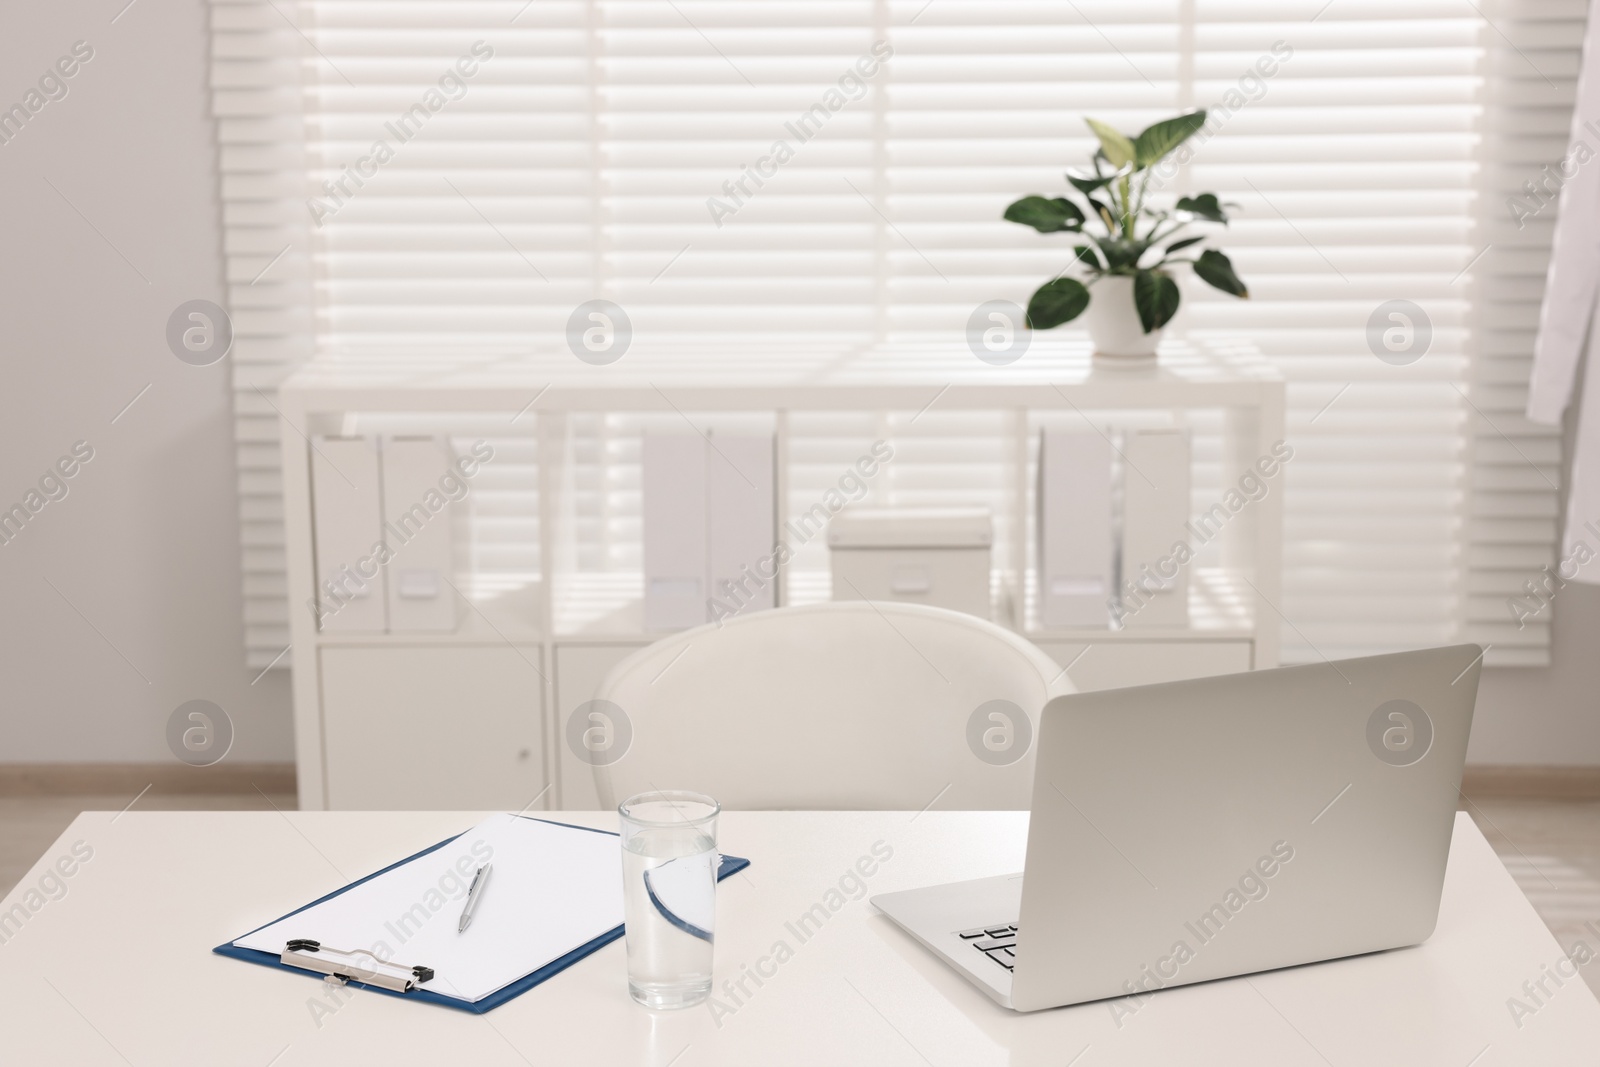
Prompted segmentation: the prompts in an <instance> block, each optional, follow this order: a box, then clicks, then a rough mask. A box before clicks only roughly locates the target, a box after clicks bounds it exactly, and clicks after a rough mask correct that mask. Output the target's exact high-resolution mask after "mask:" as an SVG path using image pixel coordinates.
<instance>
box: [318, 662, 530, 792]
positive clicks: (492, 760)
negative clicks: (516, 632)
mask: <svg viewBox="0 0 1600 1067" xmlns="http://www.w3.org/2000/svg"><path fill="white" fill-rule="evenodd" d="M524 657H526V658H524ZM539 659H540V654H539V649H538V648H537V647H533V648H520V649H518V648H511V647H500V648H483V647H475V646H470V645H468V646H462V645H456V646H449V647H435V648H427V647H410V648H360V647H357V648H324V649H323V650H322V736H323V746H324V749H323V751H324V762H325V766H326V773H327V782H328V794H327V795H328V807H329V808H332V809H361V808H379V809H480V808H503V809H506V810H508V811H517V810H519V809H521V808H522V807H524V806H525V805H526V804H527V803H528V802H529V801H530V800H532V799H533V798H534V797H535V796H537V795H538V793H539V791H540V790H541V789H543V788H544V786H545V771H544V743H543V738H544V731H543V728H542V707H541V705H542V701H541V696H540V694H541V692H542V687H543V684H544V683H543V682H542V681H541V680H540V678H539V675H538V673H536V672H535V670H534V667H535V666H538V667H539V669H540V670H545V669H546V668H545V667H544V666H543V665H542V664H540V662H539ZM538 806H539V807H543V803H541V804H540V805H538Z"/></svg>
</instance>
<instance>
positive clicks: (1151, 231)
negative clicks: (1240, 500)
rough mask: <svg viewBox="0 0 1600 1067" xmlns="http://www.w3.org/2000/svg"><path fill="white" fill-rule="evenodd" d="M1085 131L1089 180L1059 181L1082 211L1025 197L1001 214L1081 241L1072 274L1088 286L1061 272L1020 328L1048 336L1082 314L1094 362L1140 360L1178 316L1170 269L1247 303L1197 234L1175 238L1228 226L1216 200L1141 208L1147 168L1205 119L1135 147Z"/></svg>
mask: <svg viewBox="0 0 1600 1067" xmlns="http://www.w3.org/2000/svg"><path fill="white" fill-rule="evenodd" d="M1085 121H1086V122H1087V123H1088V124H1089V129H1091V130H1093V131H1094V135H1095V136H1096V137H1097V138H1098V139H1099V141H1100V148H1099V150H1098V151H1096V152H1095V154H1094V157H1093V160H1092V163H1093V166H1094V173H1093V174H1081V173H1077V172H1074V171H1068V172H1067V182H1068V183H1069V184H1070V185H1071V186H1072V188H1073V189H1074V190H1075V191H1076V192H1077V195H1078V199H1079V200H1081V201H1082V204H1081V205H1080V204H1079V202H1078V200H1073V199H1069V198H1067V197H1064V196H1058V197H1054V198H1047V197H1043V196H1025V197H1023V198H1022V199H1021V200H1018V201H1017V202H1016V203H1014V204H1012V205H1011V206H1010V207H1008V208H1006V213H1005V217H1006V219H1007V220H1008V221H1011V222H1019V223H1021V224H1023V225H1024V226H1032V227H1033V228H1034V229H1036V230H1038V231H1039V232H1040V233H1069V234H1073V235H1074V236H1077V237H1079V238H1081V241H1080V243H1079V244H1077V245H1075V246H1074V247H1073V252H1074V254H1075V255H1076V257H1077V258H1076V260H1075V261H1074V263H1073V264H1070V265H1075V266H1076V267H1077V268H1078V270H1079V272H1081V273H1082V274H1083V275H1085V276H1086V277H1087V283H1086V282H1085V281H1081V280H1079V279H1078V278H1074V277H1068V276H1066V274H1065V272H1063V273H1062V274H1061V275H1058V276H1057V277H1055V278H1052V279H1050V280H1049V281H1047V282H1045V283H1044V284H1043V285H1041V286H1039V288H1038V290H1037V291H1036V292H1035V293H1034V294H1033V297H1032V299H1030V300H1029V301H1028V326H1029V327H1030V328H1032V329H1036V330H1048V329H1052V328H1053V327H1056V326H1060V325H1061V324H1062V323H1064V322H1071V321H1072V320H1073V319H1075V318H1077V317H1078V316H1079V315H1081V314H1083V312H1084V311H1085V310H1088V312H1089V335H1090V337H1091V339H1093V341H1094V347H1095V354H1096V355H1097V356H1104V357H1108V358H1123V359H1126V358H1132V359H1146V358H1149V357H1152V356H1154V355H1155V351H1156V343H1157V342H1158V341H1159V340H1160V338H1161V329H1162V327H1164V326H1165V325H1166V324H1167V323H1168V322H1169V321H1171V319H1172V316H1173V315H1175V314H1176V313H1177V311H1178V299H1179V297H1178V283H1177V282H1176V281H1175V280H1174V279H1173V277H1172V270H1171V268H1172V267H1173V266H1175V265H1177V264H1181V263H1187V264H1189V265H1190V266H1192V267H1193V268H1194V272H1195V274H1197V275H1198V276H1199V277H1200V280H1201V281H1204V282H1206V283H1208V284H1210V285H1211V286H1213V287H1215V288H1217V289H1220V290H1222V291H1223V292H1224V293H1228V294H1229V295H1231V296H1238V297H1248V296H1249V295H1250V292H1249V290H1248V289H1246V288H1245V284H1244V282H1242V281H1240V280H1239V276H1238V275H1237V274H1235V273H1234V271H1233V264H1232V263H1230V262H1229V261H1228V257H1227V256H1225V255H1223V254H1222V253H1221V252H1218V251H1217V250H1215V249H1205V250H1201V249H1199V248H1197V247H1196V246H1197V245H1199V244H1200V243H1201V242H1202V241H1204V240H1205V239H1206V237H1205V235H1204V234H1202V235H1200V236H1182V234H1183V231H1184V229H1185V228H1186V227H1188V226H1189V225H1190V224H1191V223H1193V222H1195V221H1205V222H1214V223H1220V224H1222V225H1224V226H1226V225H1227V223H1228V215H1227V212H1226V211H1224V210H1223V205H1222V204H1221V203H1219V202H1218V201H1217V197H1216V194H1215V193H1200V194H1198V195H1196V196H1185V197H1181V198H1180V199H1179V200H1178V201H1177V203H1176V204H1174V205H1173V207H1172V208H1171V209H1170V210H1167V209H1163V208H1158V207H1155V206H1153V205H1151V204H1150V203H1148V202H1146V199H1145V198H1146V194H1147V193H1148V192H1149V186H1150V173H1151V168H1152V167H1154V166H1155V165H1156V164H1157V163H1159V162H1160V161H1161V160H1162V159H1164V158H1166V157H1167V156H1168V155H1170V154H1171V153H1172V152H1173V151H1174V150H1175V149H1176V148H1177V147H1178V146H1179V145H1181V144H1183V142H1184V141H1187V140H1188V139H1189V138H1190V137H1191V136H1193V135H1194V133H1195V131H1197V130H1199V129H1200V127H1202V126H1204V125H1205V121H1206V113H1205V112H1204V111H1193V112H1189V113H1188V114H1184V115H1179V116H1178V117H1176V118H1171V119H1166V120H1164V121H1162V122H1158V123H1156V124H1155V125H1153V126H1150V127H1148V128H1147V129H1145V130H1144V131H1143V132H1141V133H1140V134H1138V136H1135V137H1129V136H1127V135H1126V134H1123V133H1120V132H1119V131H1117V130H1115V129H1112V128H1111V127H1110V126H1108V125H1106V124H1105V123H1103V122H1097V121H1096V120H1094V119H1086V120H1085ZM1099 230H1104V233H1100V232H1098V231H1099ZM1181 251H1191V252H1194V253H1197V254H1196V256H1195V258H1193V259H1189V258H1182V257H1178V256H1176V255H1175V253H1178V252H1181ZM1091 289H1092V290H1093V299H1092V300H1091V294H1090V290H1091Z"/></svg>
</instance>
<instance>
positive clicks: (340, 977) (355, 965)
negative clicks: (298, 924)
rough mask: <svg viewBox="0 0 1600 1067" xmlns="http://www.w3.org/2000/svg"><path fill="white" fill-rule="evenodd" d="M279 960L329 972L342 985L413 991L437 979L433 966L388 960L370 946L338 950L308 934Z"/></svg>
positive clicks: (329, 977)
mask: <svg viewBox="0 0 1600 1067" xmlns="http://www.w3.org/2000/svg"><path fill="white" fill-rule="evenodd" d="M278 959H279V961H280V962H282V963H283V964H284V965H285V966H288V967H298V968H300V969H301V970H306V971H316V972H317V973H318V974H322V975H326V976H327V977H326V978H325V979H324V980H325V981H334V982H337V983H338V984H340V985H343V984H345V983H347V982H360V983H361V984H363V985H370V986H377V987H378V988H379V989H388V990H392V991H394V992H396V993H409V992H411V991H412V990H413V989H415V988H416V987H417V986H418V985H420V984H421V983H423V982H427V981H431V980H432V979H433V968H432V967H406V966H404V965H403V964H398V963H387V962H385V961H384V960H380V959H379V958H378V957H376V956H374V955H373V954H372V953H370V952H368V951H367V950H366V949H355V950H353V951H352V950H346V949H338V948H334V947H332V946H331V945H324V944H322V942H320V941H313V940H311V939H310V938H304V937H302V938H296V939H294V940H293V941H290V942H289V943H288V944H286V945H284V946H283V954H282V955H281V956H279V957H278Z"/></svg>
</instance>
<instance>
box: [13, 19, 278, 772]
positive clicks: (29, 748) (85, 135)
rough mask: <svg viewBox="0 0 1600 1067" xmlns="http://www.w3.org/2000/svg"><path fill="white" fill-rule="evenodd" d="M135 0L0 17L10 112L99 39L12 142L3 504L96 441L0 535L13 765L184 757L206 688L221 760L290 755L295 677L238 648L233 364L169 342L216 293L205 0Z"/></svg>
mask: <svg viewBox="0 0 1600 1067" xmlns="http://www.w3.org/2000/svg"><path fill="white" fill-rule="evenodd" d="M125 2H126V0H95V2H93V3H91V4H53V3H52V4H43V3H30V4H10V5H7V7H6V10H5V13H4V15H3V16H0V23H3V32H0V106H3V107H9V106H10V105H11V104H12V103H14V102H17V101H20V100H21V99H22V98H23V94H24V93H26V92H27V90H28V89H29V87H30V86H31V85H32V84H33V83H34V82H36V81H37V79H38V78H39V76H40V75H42V74H44V73H45V72H46V71H47V70H48V69H49V68H50V66H51V64H53V63H54V61H55V60H56V59H57V57H59V56H62V55H65V54H67V53H69V52H70V51H71V49H72V46H73V43H74V42H75V41H80V40H82V41H87V42H88V44H89V45H90V46H91V47H92V48H93V49H94V57H93V59H91V60H90V61H89V62H87V63H86V64H84V65H83V67H82V69H81V70H79V71H78V73H77V74H76V75H75V76H74V77H72V78H71V79H69V80H68V81H67V83H66V84H67V86H68V94H67V96H66V97H65V98H63V99H60V100H55V101H51V102H49V103H48V104H46V105H45V106H44V107H43V109H42V110H41V111H40V112H39V113H38V114H37V115H35V116H34V117H33V118H32V120H31V121H30V122H29V123H28V124H27V125H26V126H25V127H24V129H23V130H22V132H21V133H20V134H19V135H18V136H16V137H15V138H14V139H13V140H11V141H10V142H9V143H6V144H0V194H3V197H4V200H3V203H4V205H5V208H4V213H3V216H0V308H3V316H0V323H3V326H0V343H3V345H4V349H3V355H0V360H3V364H0V365H3V368H4V370H3V378H0V381H3V388H0V508H5V507H9V506H10V505H11V504H13V503H15V502H18V501H20V500H21V499H22V497H23V494H24V493H26V492H27V491H28V489H29V488H30V487H32V486H33V485H34V484H35V483H36V482H37V480H38V479H39V477H40V476H41V475H42V474H43V473H45V471H46V469H47V468H48V467H49V466H50V465H51V464H52V463H53V462H54V461H55V460H56V459H57V458H58V457H59V456H61V455H63V454H64V453H66V452H67V451H68V450H69V449H70V448H71V446H72V444H73V442H75V441H78V440H87V441H88V442H89V443H90V445H92V446H93V448H94V453H95V455H94V459H93V460H92V461H91V462H90V463H88V464H87V465H86V466H85V467H84V468H83V469H82V471H81V472H79V473H78V474H77V475H76V476H75V477H74V478H73V479H71V480H70V481H69V482H68V483H67V484H68V487H69V492H68V495H67V496H66V497H65V498H64V499H61V500H58V501H55V502H53V503H49V504H47V505H46V506H45V507H44V509H43V510H42V511H41V512H40V513H39V514H38V515H36V516H35V517H34V518H33V519H32V521H31V522H29V523H28V525H27V526H26V527H25V528H24V529H23V531H22V533H21V534H20V535H19V536H18V537H17V538H16V539H15V540H13V541H12V542H10V543H9V544H4V545H0V677H3V678H4V683H5V684H4V689H3V692H4V696H3V697H0V762H9V761H33V760H38V761H74V762H76V761H98V760H129V761H158V760H168V761H170V760H172V759H173V757H172V755H171V754H170V752H169V749H168V747H167V743H166V734H165V730H166V722H167V718H168V716H169V715H170V714H171V712H172V711H173V709H174V708H176V707H177V706H178V705H179V704H181V703H183V702H185V701H187V700H191V699H195V698H204V699H207V700H211V701H214V702H215V703H217V704H219V705H220V706H222V708H223V709H224V710H226V711H227V712H228V714H229V716H230V717H231V719H232V721H233V723H234V727H235V743H234V747H233V750H232V752H231V754H230V755H229V759H230V760H250V761H254V760H288V759H291V758H292V745H291V723H290V715H289V698H288V686H287V684H286V683H287V678H286V677H284V674H283V672H281V671H277V672H273V673H271V674H269V675H267V676H266V677H264V678H262V679H261V681H260V682H259V683H258V684H256V685H254V686H252V685H251V684H250V683H251V679H252V678H254V677H255V672H250V671H247V670H246V668H245V667H244V662H243V654H242V652H241V650H240V649H241V633H240V631H241V622H240V603H239V601H240V597H239V585H240V581H239V549H238V522H237V504H236V501H235V496H234V488H233V429H232V423H231V399H230V396H229V391H228V375H229V373H230V372H231V366H230V361H228V360H226V359H225V360H223V361H222V362H221V363H218V364H215V365H213V366H210V367H204V368H199V367H192V366H188V365H187V364H184V363H182V362H180V361H179V360H178V359H177V358H176V357H174V356H173V355H172V353H171V352H170V351H169V350H168V348H167V345H166V341H165V328H166V320H167V317H168V315H169V314H170V313H171V311H172V310H173V308H174V307H175V306H177V305H178V304H179V303H182V302H183V301H186V300H190V299H194V298H206V299H210V300H214V301H217V302H219V303H221V302H222V260H221V240H220V237H219V226H220V219H219V207H218V198H217V188H216V184H217V179H216V146H215V140H214V136H213V129H212V123H211V121H210V118H209V111H210V105H209V89H208V86H207V76H208V63H207V56H208V52H209V41H208V27H207V10H206V7H207V5H206V4H205V3H204V2H203V0H139V2H137V3H135V4H133V6H131V7H129V8H128V9H127V10H126V11H125V12H123V13H122V14H121V15H120V16H118V12H119V10H120V9H121V8H122V6H123V4H124V3H125ZM113 17H116V21H115V22H114V23H113V22H112V19H113ZM50 183H53V184H54V185H55V187H56V189H59V190H60V194H64V195H65V197H66V198H67V199H70V201H71V203H72V204H73V205H76V210H74V207H72V206H69V204H68V203H67V201H66V200H64V199H63V196H62V195H60V194H58V193H57V192H56V191H55V189H52V188H51V184H50ZM79 212H81V213H82V214H81V215H80V214H79ZM97 231H98V232H97ZM113 246H114V247H113ZM124 257H126V258H124ZM130 261H131V265H130ZM141 274H142V275H143V277H141ZM146 384H149V385H150V389H149V391H148V392H146V393H145V394H144V396H143V397H142V398H140V399H139V401H138V402H137V403H136V404H134V405H133V407H132V408H130V409H128V411H127V412H126V414H124V415H122V416H121V418H120V419H118V420H117V422H116V423H115V424H114V425H113V424H112V421H111V420H112V418H113V417H115V416H116V415H117V413H118V411H119V410H121V409H122V407H123V406H124V405H125V404H127V403H128V401H130V400H132V399H133V397H134V396H135V395H136V394H138V393H139V391H140V390H141V389H143V388H144V387H145V385H146ZM47 581H48V582H49V583H53V584H54V585H55V586H56V587H57V588H58V589H59V590H60V593H61V594H64V596H65V598H66V600H64V599H63V596H62V595H58V594H57V592H55V591H54V590H52V589H51V587H50V585H49V584H46V583H47ZM67 600H70V601H71V604H72V605H73V606H69V604H68V603H67ZM74 606H75V608H76V610H74ZM78 612H81V613H82V615H81V617H80V615H79V614H78ZM97 631H98V632H97ZM124 656H125V657H126V660H124V658H123V657H124ZM130 662H131V666H130ZM141 674H142V675H143V677H141Z"/></svg>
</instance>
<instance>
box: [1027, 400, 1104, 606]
mask: <svg viewBox="0 0 1600 1067" xmlns="http://www.w3.org/2000/svg"><path fill="white" fill-rule="evenodd" d="M1115 562H1116V561H1115V553H1114V552H1113V550H1112V540H1111V442H1110V440H1109V439H1107V438H1106V437H1105V435H1104V434H1101V433H1097V432H1095V431H1093V430H1092V429H1089V430H1081V431H1066V430H1047V431H1042V432H1041V433H1040V435H1039V604H1040V610H1039V617H1040V622H1041V623H1043V625H1044V626H1046V627H1052V628H1058V627H1089V626H1095V627H1109V626H1110V625H1111V612H1110V608H1109V607H1108V605H1109V603H1110V602H1111V597H1112V595H1113V594H1114V593H1115V592H1116V587H1115V581H1114V578H1115Z"/></svg>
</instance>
